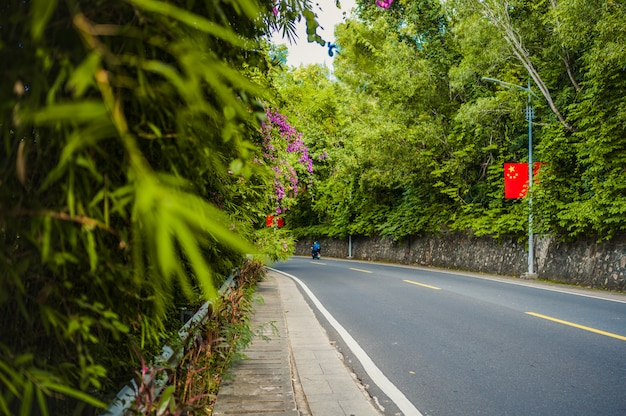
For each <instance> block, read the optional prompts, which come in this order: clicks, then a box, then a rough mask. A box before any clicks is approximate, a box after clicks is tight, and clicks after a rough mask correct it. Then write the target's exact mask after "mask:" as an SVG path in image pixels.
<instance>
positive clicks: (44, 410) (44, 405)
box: [36, 389, 50, 416]
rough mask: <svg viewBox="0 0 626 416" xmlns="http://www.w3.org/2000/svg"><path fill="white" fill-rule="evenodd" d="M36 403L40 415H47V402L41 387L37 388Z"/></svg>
mask: <svg viewBox="0 0 626 416" xmlns="http://www.w3.org/2000/svg"><path fill="white" fill-rule="evenodd" d="M36 393H37V403H38V404H39V411H40V412H41V416H49V415H50V413H49V412H48V404H47V403H46V398H45V396H44V394H43V391H41V389H37V391H36Z"/></svg>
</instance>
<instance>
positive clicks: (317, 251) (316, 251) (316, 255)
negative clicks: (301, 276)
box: [311, 248, 320, 260]
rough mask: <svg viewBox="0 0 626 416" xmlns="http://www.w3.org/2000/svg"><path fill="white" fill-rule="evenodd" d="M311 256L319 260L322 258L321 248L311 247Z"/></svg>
mask: <svg viewBox="0 0 626 416" xmlns="http://www.w3.org/2000/svg"><path fill="white" fill-rule="evenodd" d="M311 257H313V260H319V259H320V249H319V248H318V249H314V248H311Z"/></svg>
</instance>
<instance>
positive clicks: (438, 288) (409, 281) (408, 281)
mask: <svg viewBox="0 0 626 416" xmlns="http://www.w3.org/2000/svg"><path fill="white" fill-rule="evenodd" d="M404 282H406V283H410V284H412V285H418V286H422V287H427V288H429V289H434V290H441V288H440V287H437V286H431V285H426V284H424V283H418V282H414V281H412V280H404Z"/></svg>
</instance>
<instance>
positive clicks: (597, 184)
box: [275, 0, 626, 239]
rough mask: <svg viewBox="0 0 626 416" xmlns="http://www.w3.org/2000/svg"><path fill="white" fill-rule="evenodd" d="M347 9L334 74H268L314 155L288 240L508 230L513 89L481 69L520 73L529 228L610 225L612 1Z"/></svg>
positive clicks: (618, 201) (620, 77) (613, 186)
mask: <svg viewBox="0 0 626 416" xmlns="http://www.w3.org/2000/svg"><path fill="white" fill-rule="evenodd" d="M358 12H359V19H358V20H350V21H348V22H346V23H345V24H342V25H340V26H338V27H337V30H336V33H337V45H338V50H339V53H338V55H337V58H336V59H335V62H334V77H335V78H334V79H332V80H330V79H325V80H320V78H319V76H318V77H314V76H312V72H309V73H308V74H307V75H308V76H307V77H302V76H300V75H299V72H303V71H314V70H315V69H311V68H304V69H299V70H297V71H293V72H290V73H287V74H284V75H281V76H280V77H278V78H277V81H278V82H275V85H276V86H277V89H278V90H279V91H282V94H283V95H284V97H286V98H285V101H286V106H287V107H289V108H290V112H291V113H290V114H293V115H294V116H295V117H298V119H299V120H301V123H302V124H301V125H300V126H301V129H302V131H303V132H304V137H305V140H309V141H307V144H309V145H310V146H318V147H317V149H321V148H324V149H325V150H326V151H327V152H328V155H329V159H328V161H329V162H328V163H329V169H327V170H324V171H323V173H321V174H320V175H316V176H315V179H314V184H315V197H314V198H312V197H311V196H303V197H302V198H300V201H299V204H301V205H302V206H303V207H306V209H304V208H303V209H300V210H298V211H293V212H292V213H291V217H290V221H289V223H290V224H292V225H295V226H297V227H301V228H300V229H299V230H298V231H297V233H298V235H307V233H308V236H310V235H329V236H337V237H344V236H346V235H348V234H362V235H371V234H380V235H385V236H390V237H392V238H397V239H399V238H403V237H405V236H409V235H416V234H422V233H437V232H442V231H448V230H459V231H469V232H472V233H474V234H476V235H492V236H495V237H498V236H502V235H515V236H518V237H519V238H524V237H525V235H526V233H527V225H528V203H527V202H528V201H527V200H525V199H524V200H504V199H503V191H504V189H503V188H504V184H503V172H502V166H503V164H504V163H505V162H516V161H519V162H523V161H525V160H527V157H528V154H527V140H528V138H527V137H528V136H527V134H528V133H527V132H528V124H527V121H526V119H525V114H524V110H525V106H526V104H527V99H528V96H527V93H525V92H524V91H521V89H515V88H514V89H512V90H511V89H505V88H502V86H501V85H498V84H494V83H488V82H485V81H483V80H482V78H483V77H491V78H496V79H499V80H502V81H504V82H508V83H510V84H514V85H518V86H520V87H521V88H524V87H526V83H527V82H528V80H529V79H531V80H532V86H531V89H532V92H533V94H534V95H533V98H532V105H533V107H534V110H535V118H534V125H533V136H534V160H535V161H537V160H538V161H541V162H543V165H542V169H541V171H540V174H539V183H538V184H537V185H536V186H534V191H533V196H534V203H533V211H534V218H535V230H536V231H537V232H543V233H551V234H555V235H557V236H560V237H561V238H576V237H577V236H594V237H596V238H598V239H607V238H611V237H612V236H613V235H615V234H617V233H623V232H624V230H625V229H626V228H625V227H626V217H625V216H624V213H625V212H626V208H625V207H626V205H625V201H626V194H625V190H626V180H625V179H624V178H625V177H626V176H625V175H624V166H625V162H626V160H624V154H626V152H625V150H626V149H625V145H626V142H625V141H624V137H626V135H625V133H626V132H625V131H624V125H625V124H624V120H625V117H626V113H625V112H624V108H626V106H625V104H624V97H625V96H626V90H625V88H626V77H625V76H624V70H623V69H624V68H625V67H626V61H625V56H626V55H625V54H624V48H622V47H620V46H619V45H622V44H623V43H624V39H623V38H624V31H623V27H624V24H626V10H625V9H624V7H623V5H622V4H621V3H620V2H615V1H609V0H606V1H600V2H595V1H591V0H563V1H558V2H553V1H547V0H546V1H539V2H529V1H525V0H515V1H513V0H507V1H496V0H493V1H492V0H489V1H483V2H479V1H476V0H453V1H446V2H439V1H429V0H420V1H403V0H397V1H394V2H393V4H392V5H391V7H390V8H389V9H386V10H384V9H381V8H379V7H377V6H375V4H374V2H373V1H360V2H359V9H358ZM516 42H518V43H516ZM529 71H531V72H530V74H531V75H532V76H529ZM313 99H314V100H313ZM309 109H310V110H309ZM318 109H324V111H323V112H322V111H319V110H318ZM327 119H332V120H333V123H332V125H329V123H325V120H327ZM295 123H296V124H297V123H298V122H297V121H295ZM331 126H332V128H331Z"/></svg>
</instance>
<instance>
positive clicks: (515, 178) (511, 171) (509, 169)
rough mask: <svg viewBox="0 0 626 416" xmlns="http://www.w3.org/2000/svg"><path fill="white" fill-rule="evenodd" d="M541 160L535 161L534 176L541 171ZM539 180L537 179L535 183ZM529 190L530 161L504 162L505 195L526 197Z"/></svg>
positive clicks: (507, 196) (506, 196) (508, 196)
mask: <svg viewBox="0 0 626 416" xmlns="http://www.w3.org/2000/svg"><path fill="white" fill-rule="evenodd" d="M540 166H541V163H540V162H535V163H533V167H534V169H533V178H534V177H535V175H537V172H539V167H540ZM536 182H537V180H536V179H535V183H536ZM527 192H528V163H505V164H504V197H505V198H524V197H525V196H526V193H527Z"/></svg>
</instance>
